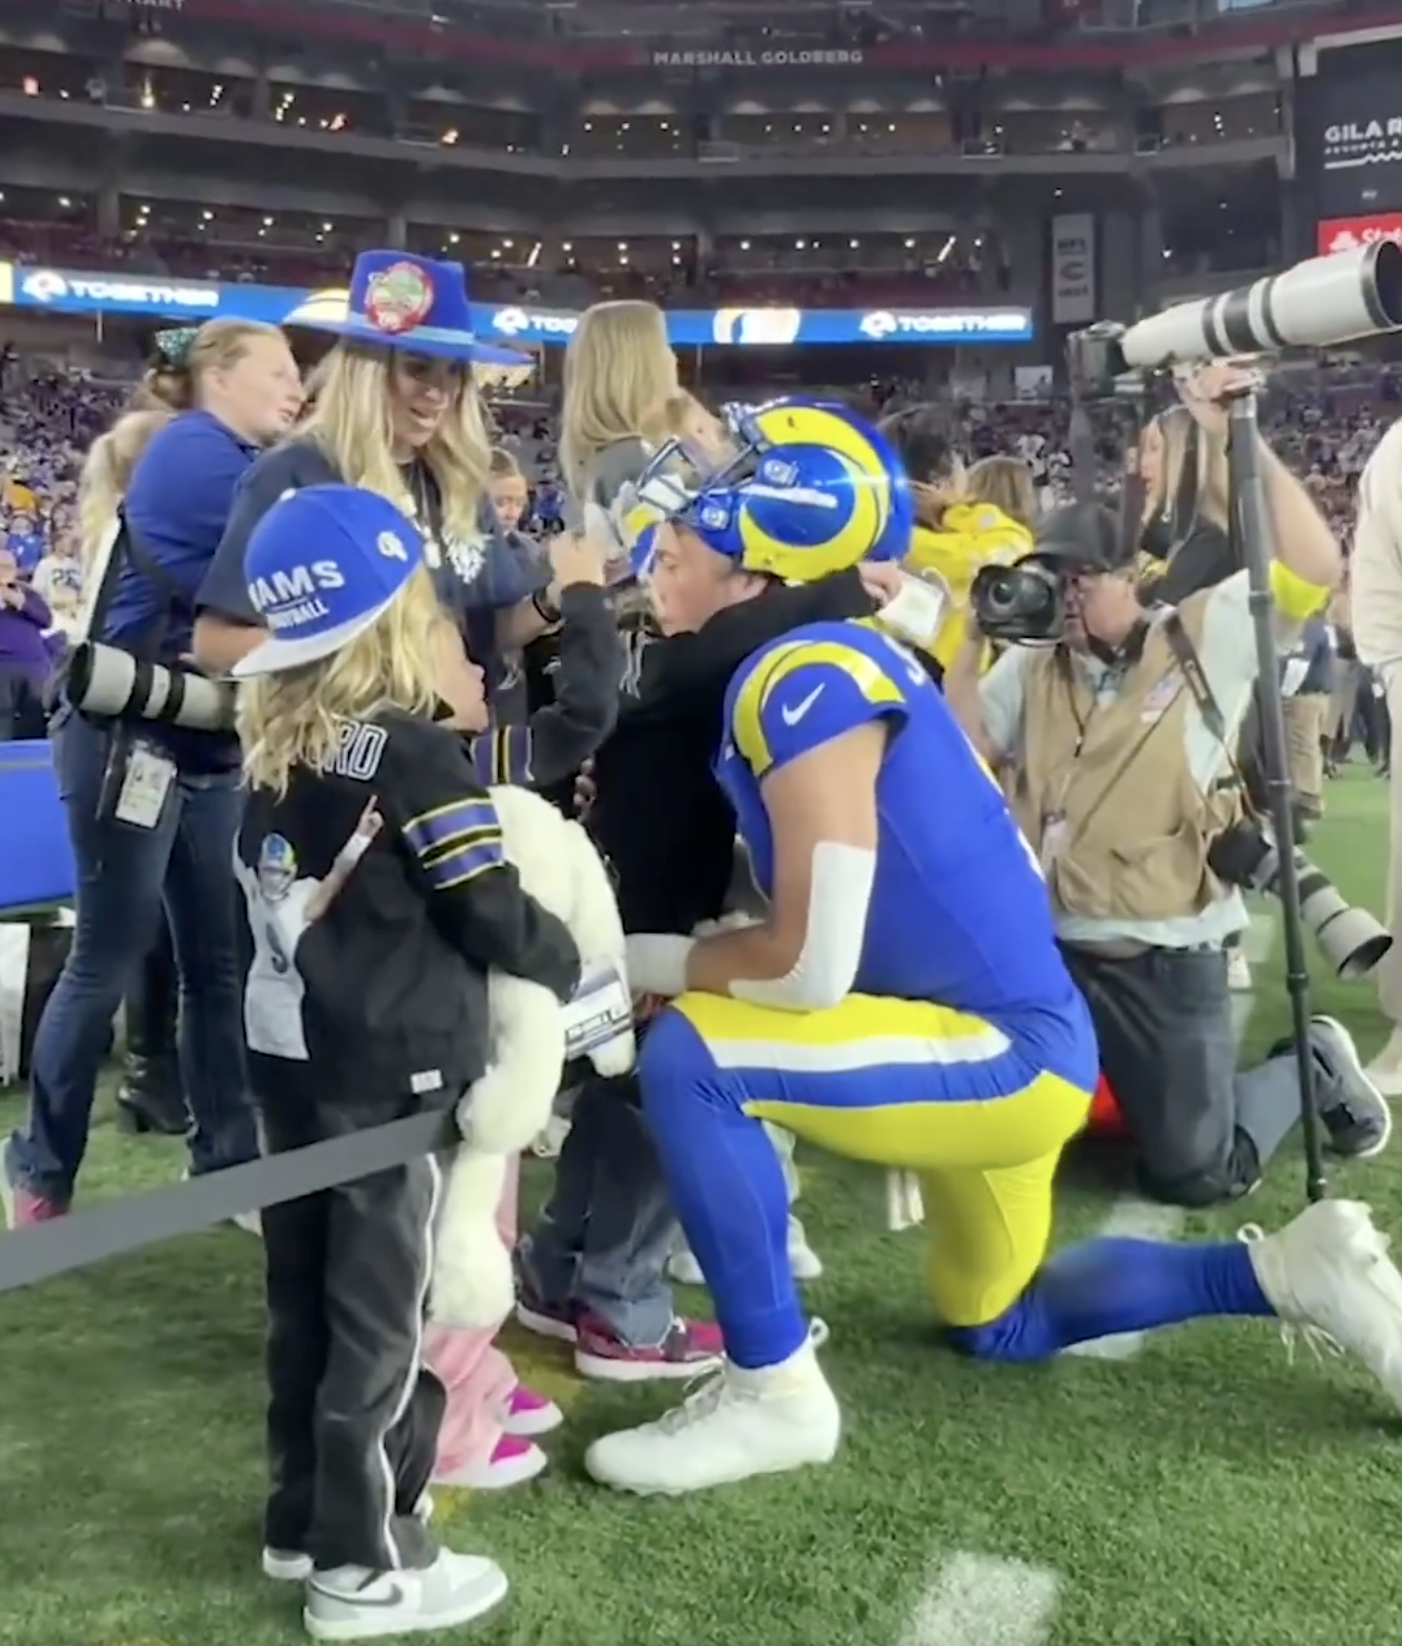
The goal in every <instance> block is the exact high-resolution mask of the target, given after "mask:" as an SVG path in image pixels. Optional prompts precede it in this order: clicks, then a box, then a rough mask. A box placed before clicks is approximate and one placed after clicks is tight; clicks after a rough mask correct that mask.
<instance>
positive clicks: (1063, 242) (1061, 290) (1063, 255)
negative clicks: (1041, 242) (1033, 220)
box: [1051, 211, 1096, 326]
mask: <svg viewBox="0 0 1402 1646" xmlns="http://www.w3.org/2000/svg"><path fill="white" fill-rule="evenodd" d="M1095 309H1096V296H1095V217H1094V214H1093V213H1091V212H1088V211H1077V212H1065V213H1062V214H1061V215H1059V216H1057V217H1053V218H1052V220H1051V317H1052V324H1053V325H1054V326H1088V325H1089V324H1090V323H1091V321H1092V320H1094V319H1095Z"/></svg>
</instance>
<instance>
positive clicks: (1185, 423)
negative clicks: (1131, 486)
mask: <svg viewBox="0 0 1402 1646" xmlns="http://www.w3.org/2000/svg"><path fill="white" fill-rule="evenodd" d="M1154 426H1155V427H1156V428H1157V429H1158V431H1159V438H1160V439H1161V440H1162V441H1163V462H1162V464H1161V465H1160V472H1161V473H1162V475H1163V480H1162V482H1161V484H1160V485H1158V486H1156V487H1155V488H1154V490H1153V491H1152V492H1146V494H1145V498H1144V519H1145V520H1149V519H1151V518H1152V517H1153V516H1154V515H1156V514H1163V515H1165V516H1166V517H1168V518H1169V519H1170V520H1172V522H1173V527H1174V531H1175V533H1176V534H1179V535H1182V536H1186V535H1187V532H1188V528H1189V527H1190V526H1191V525H1192V524H1193V523H1194V522H1195V521H1205V522H1206V523H1207V524H1208V525H1211V526H1216V527H1217V528H1218V529H1219V530H1220V531H1226V529H1227V515H1228V510H1229V506H1230V505H1229V502H1228V498H1229V496H1230V488H1229V483H1228V478H1227V442H1226V439H1225V437H1222V436H1217V435H1213V434H1209V433H1208V431H1207V430H1206V429H1205V428H1203V426H1202V425H1201V424H1200V423H1199V422H1198V421H1197V419H1196V418H1194V417H1192V416H1190V415H1189V413H1188V412H1186V411H1184V410H1182V409H1176V410H1174V411H1169V412H1165V413H1164V414H1163V415H1162V416H1160V417H1157V418H1155V420H1154ZM1189 441H1192V442H1193V450H1194V452H1195V455H1196V460H1197V486H1196V489H1195V492H1194V495H1193V502H1192V511H1193V512H1192V515H1191V516H1190V518H1189V519H1187V520H1179V519H1177V508H1178V491H1179V487H1180V486H1181V484H1182V481H1183V465H1184V463H1185V462H1187V459H1188V449H1189V448H1188V443H1189Z"/></svg>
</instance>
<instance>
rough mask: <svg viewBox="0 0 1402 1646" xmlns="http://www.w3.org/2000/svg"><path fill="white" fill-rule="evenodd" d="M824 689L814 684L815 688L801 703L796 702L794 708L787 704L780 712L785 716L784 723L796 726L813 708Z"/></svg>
mask: <svg viewBox="0 0 1402 1646" xmlns="http://www.w3.org/2000/svg"><path fill="white" fill-rule="evenodd" d="M822 690H823V688H822V686H814V688H813V690H812V691H811V692H809V694H808V696H807V697H805V698H804V700H803V701H802V702H801V703H798V704H796V705H795V706H794V707H793V708H792V709H790V708H788V707H787V706H785V707H784V708H783V709H781V710H780V713H781V714H782V715H783V717H784V724H785V725H786V726H796V725H797V724H798V723H799V721H800V720H802V719H803V717H804V715H806V714H807V713H808V711H809V709H811V708H812V707H813V705H814V704H815V703H816V702H817V701H818V698H819V696H820V695H821V693H822Z"/></svg>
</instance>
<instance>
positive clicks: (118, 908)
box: [5, 707, 258, 1205]
mask: <svg viewBox="0 0 1402 1646" xmlns="http://www.w3.org/2000/svg"><path fill="white" fill-rule="evenodd" d="M53 741H54V769H55V773H56V775H57V779H58V787H59V794H60V796H61V798H62V800H63V803H64V806H65V808H66V810H67V812H68V833H69V837H70V839H71V840H72V843H73V856H74V861H75V863H76V866H77V881H78V885H77V925H76V927H75V929H74V932H73V947H72V949H71V951H70V952H69V956H68V960H67V962H66V964H65V965H64V968H63V971H62V973H61V974H60V976H59V979H58V982H57V983H56V984H55V985H54V990H53V993H52V994H51V995H50V996H49V999H48V1002H47V1004H46V1005H45V1007H44V1012H43V1016H42V1017H41V1018H40V1020H39V1028H38V1031H37V1033H36V1035H35V1037H34V1050H33V1055H32V1058H31V1074H30V1082H31V1091H30V1102H29V1115H28V1118H27V1120H26V1121H25V1124H24V1126H23V1127H22V1128H21V1129H20V1130H19V1131H17V1132H15V1133H14V1134H13V1136H12V1137H11V1138H10V1142H9V1147H8V1149H7V1150H6V1158H5V1166H6V1170H7V1172H8V1174H9V1176H10V1179H11V1181H12V1182H14V1183H17V1184H18V1185H20V1186H21V1187H23V1188H25V1189H27V1190H29V1192H30V1193H31V1194H36V1195H40V1196H42V1197H43V1198H44V1199H46V1200H52V1201H55V1202H57V1203H58V1204H60V1205H67V1203H68V1201H69V1199H70V1198H71V1197H72V1193H73V1183H74V1179H75V1178H76V1177H77V1175H78V1168H79V1166H80V1165H81V1164H82V1160H83V1154H84V1152H85V1151H86V1148H87V1142H88V1120H89V1116H90V1114H91V1112H92V1105H93V1095H94V1091H95V1088H96V1085H97V1079H98V1075H99V1073H100V1071H101V1068H102V1064H103V1060H104V1058H105V1057H106V1055H107V1048H108V1045H109V1043H110V1040H111V1033H112V1019H113V1017H114V1016H115V1014H116V1011H117V1008H118V1006H119V1005H120V1004H121V1001H122V997H123V995H124V994H125V993H126V992H127V990H128V989H129V988H130V987H131V986H132V984H133V983H134V982H135V980H136V976H137V973H138V971H139V970H140V967H141V963H142V961H143V960H144V959H145V956H146V954H147V951H148V950H149V949H150V947H151V944H152V942H153V940H154V938H155V935H156V930H157V923H158V920H159V916H160V910H161V902H162V899H163V898H164V901H165V909H166V916H167V919H168V920H169V922H170V930H171V935H172V937H173V940H174V945H175V961H176V967H177V970H178V972H179V975H180V1041H179V1049H180V1072H181V1077H182V1080H183V1082H184V1086H185V1091H186V1094H187V1097H188V1101H189V1105H190V1112H191V1115H192V1116H193V1118H194V1130H193V1133H192V1135H191V1138H190V1154H191V1167H192V1170H193V1171H195V1172H208V1171H217V1170H218V1169H220V1168H221V1167H224V1166H236V1165H239V1164H241V1163H242V1162H243V1161H246V1160H251V1159H253V1158H255V1157H256V1155H257V1153H258V1143H257V1135H256V1132H255V1129H254V1122H253V1111H252V1109H251V1107H250V1105H249V1101H248V1092H247V1083H246V1080H245V1074H244V1046H243V1007H242V998H241V997H242V967H241V964H240V960H239V945H238V924H237V922H238V903H237V895H238V894H237V885H236V882H235V880H234V872H233V852H234V836H235V834H236V832H237V829H238V822H239V816H240V812H241V805H242V802H241V797H240V794H239V789H238V774H237V773H236V772H214V773H208V774H205V773H199V774H194V775H190V774H186V773H183V772H182V773H180V774H179V775H178V776H177V777H176V779H175V781H174V782H173V783H172V785H171V788H170V792H169V793H168V794H167V796H166V801H165V805H164V808H163V809H162V812H161V816H160V818H159V819H158V820H157V822H156V825H155V827H154V828H150V829H142V828H136V827H133V826H132V825H130V824H125V823H119V822H117V821H116V820H115V819H113V818H111V817H110V816H109V817H102V818H100V817H99V816H98V815H97V813H98V801H99V797H100V795H101V793H102V786H103V777H104V774H105V772H106V769H107V762H108V758H109V755H110V753H111V745H112V739H111V736H110V734H109V733H108V732H107V731H105V730H102V729H100V728H98V727H96V726H94V725H92V724H91V723H90V722H88V721H86V720H84V719H83V717H82V716H81V715H79V714H76V713H75V712H73V711H72V710H71V709H68V708H66V707H65V708H64V709H61V710H60V712H59V714H58V716H57V718H56V719H55V721H54V726H53Z"/></svg>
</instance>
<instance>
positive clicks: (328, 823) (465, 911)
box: [236, 711, 579, 1124]
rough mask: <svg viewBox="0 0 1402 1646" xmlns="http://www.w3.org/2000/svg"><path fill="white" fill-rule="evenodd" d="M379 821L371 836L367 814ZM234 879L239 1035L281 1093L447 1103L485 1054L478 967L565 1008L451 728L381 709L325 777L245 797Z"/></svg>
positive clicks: (566, 945) (554, 932) (349, 736)
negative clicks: (239, 928)
mask: <svg viewBox="0 0 1402 1646" xmlns="http://www.w3.org/2000/svg"><path fill="white" fill-rule="evenodd" d="M376 818H378V820H379V821H378V827H376V824H375V819H376ZM236 869H237V873H238V878H239V882H240V884H241V886H242V887H243V891H244V895H245V900H246V905H247V911H248V921H249V928H250V935H251V937H252V947H253V963H252V966H251V968H250V971H249V975H248V981H247V985H246V990H245V999H244V1027H245V1032H246V1036H247V1040H248V1046H249V1050H250V1053H251V1054H252V1057H251V1074H252V1078H253V1086H254V1090H255V1092H257V1091H258V1090H259V1066H260V1063H262V1062H263V1060H264V1059H269V1058H272V1059H276V1060H277V1064H276V1067H274V1068H272V1069H270V1070H269V1071H268V1072H269V1080H270V1081H271V1082H272V1083H273V1084H274V1086H275V1090H276V1091H277V1092H279V1093H285V1092H286V1091H287V1089H288V1084H289V1078H290V1077H291V1076H292V1071H293V1069H294V1067H295V1066H297V1065H301V1066H303V1067H304V1068H305V1071H306V1079H307V1081H308V1091H309V1093H310V1092H312V1090H313V1088H315V1091H316V1092H318V1093H320V1097H319V1098H318V1101H321V1102H323V1103H324V1102H325V1101H326V1094H327V1093H328V1092H330V1091H334V1092H336V1094H337V1104H338V1106H339V1105H341V1104H344V1105H348V1106H351V1107H354V1106H355V1105H356V1102H357V1094H367V1096H368V1094H375V1095H374V1098H373V1102H374V1105H375V1108H376V1112H375V1113H373V1114H367V1115H366V1117H365V1121H366V1123H367V1124H369V1123H375V1122H378V1121H381V1120H386V1119H391V1118H396V1117H395V1116H391V1115H386V1114H385V1113H383V1104H384V1095H383V1094H385V1093H386V1092H398V1093H401V1094H402V1097H403V1107H402V1111H401V1112H402V1113H404V1114H409V1113H412V1112H414V1111H415V1110H416V1109H421V1108H439V1107H446V1106H447V1105H448V1104H450V1103H451V1102H453V1101H454V1100H455V1099H456V1097H457V1096H458V1095H459V1094H460V1093H461V1091H462V1090H463V1088H464V1087H465V1086H467V1085H469V1084H470V1083H471V1082H472V1081H474V1080H475V1079H477V1077H478V1076H479V1075H480V1074H481V1073H482V1072H483V1070H484V1069H485V1067H486V1064H487V1059H488V1054H489V1036H488V1012H487V972H488V969H489V968H491V967H497V968H499V969H500V970H502V971H505V972H509V973H511V974H513V975H514V976H517V977H524V978H528V979H530V980H532V981H534V982H537V983H540V984H542V985H543V986H544V987H546V988H548V989H550V990H551V991H552V992H553V993H554V994H556V995H557V996H558V997H559V998H560V999H561V1000H562V1001H563V1000H566V999H568V998H569V996H570V994H571V993H572V991H573V989H574V987H575V985H576V983H577V982H578V974H579V956H578V953H577V952H576V949H575V945H574V942H573V940H572V939H571V937H570V935H569V933H568V931H567V930H566V929H565V927H564V926H563V925H562V924H561V922H560V921H559V920H557V919H556V918H555V916H554V915H552V914H550V913H549V912H548V911H546V910H545V909H543V908H541V907H540V905H539V904H537V903H536V902H535V901H534V899H532V898H531V897H529V896H528V895H527V894H526V892H525V891H524V890H523V889H522V887H521V883H520V881H519V879H518V878H517V874H516V870H515V869H514V868H513V867H512V866H511V865H510V864H509V863H508V862H507V861H506V859H505V856H504V853H503V847H502V836H501V827H500V824H499V822H498V821H497V817H496V812H495V810H494V808H493V806H492V803H491V800H490V798H489V797H488V796H487V794H486V792H485V790H484V788H483V786H482V784H481V782H480V781H479V780H478V777H477V774H476V772H475V770H474V768H473V764H472V757H471V753H470V751H469V749H468V748H467V746H466V745H465V743H464V741H463V739H462V738H461V737H460V736H459V734H458V733H457V732H455V731H453V730H452V729H451V728H449V727H447V726H443V725H437V724H434V723H432V722H430V721H427V720H423V719H419V718H415V717H412V716H409V715H406V714H402V713H399V712H398V711H387V712H385V713H383V714H381V715H380V716H378V717H377V718H376V719H374V720H373V721H368V722H355V721H348V722H347V723H346V726H345V733H344V737H343V739H342V743H341V746H340V749H339V752H338V755H337V758H336V760H335V762H334V763H333V768H332V769H331V770H328V771H324V772H323V771H311V770H308V769H306V768H299V769H297V770H296V771H294V773H293V775H292V780H291V783H290V785H289V787H288V792H287V794H286V796H285V797H283V798H281V799H279V798H278V797H277V795H275V794H274V793H272V792H271V791H269V790H267V789H257V788H255V789H253V790H252V791H251V792H250V794H249V797H248V804H247V807H246V809H245V812H244V817H243V823H242V826H241V828H240V830H239V839H238V851H237V861H236Z"/></svg>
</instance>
